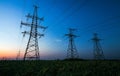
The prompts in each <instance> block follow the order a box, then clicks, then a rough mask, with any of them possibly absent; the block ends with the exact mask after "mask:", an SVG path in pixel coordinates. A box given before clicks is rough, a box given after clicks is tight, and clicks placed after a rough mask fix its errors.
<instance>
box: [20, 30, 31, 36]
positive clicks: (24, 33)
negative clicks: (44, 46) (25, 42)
mask: <svg viewBox="0 0 120 76" xmlns="http://www.w3.org/2000/svg"><path fill="white" fill-rule="evenodd" d="M22 34H23V37H25V35H26V34H30V32H28V31H24V32H22Z"/></svg>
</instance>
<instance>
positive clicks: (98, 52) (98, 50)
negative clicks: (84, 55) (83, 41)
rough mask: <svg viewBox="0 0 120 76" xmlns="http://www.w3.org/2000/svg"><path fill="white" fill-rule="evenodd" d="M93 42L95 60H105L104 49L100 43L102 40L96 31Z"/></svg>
mask: <svg viewBox="0 0 120 76" xmlns="http://www.w3.org/2000/svg"><path fill="white" fill-rule="evenodd" d="M92 40H93V43H94V50H93V54H94V59H95V60H103V59H104V58H105V57H104V54H103V49H102V47H101V45H100V40H101V39H99V38H98V36H97V33H94V37H93V38H92Z"/></svg>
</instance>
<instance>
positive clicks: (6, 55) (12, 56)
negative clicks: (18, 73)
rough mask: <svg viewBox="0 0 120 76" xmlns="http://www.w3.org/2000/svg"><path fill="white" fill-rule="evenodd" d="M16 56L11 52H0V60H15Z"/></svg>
mask: <svg viewBox="0 0 120 76" xmlns="http://www.w3.org/2000/svg"><path fill="white" fill-rule="evenodd" d="M16 55H17V54H16V52H14V51H11V50H0V58H3V57H5V58H15V57H16Z"/></svg>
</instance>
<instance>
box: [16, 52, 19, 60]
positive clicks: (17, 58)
mask: <svg viewBox="0 0 120 76" xmlns="http://www.w3.org/2000/svg"><path fill="white" fill-rule="evenodd" d="M19 59H20V50H19V51H18V54H17V57H16V60H19Z"/></svg>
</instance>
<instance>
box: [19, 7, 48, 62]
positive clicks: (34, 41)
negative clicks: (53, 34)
mask: <svg viewBox="0 0 120 76" xmlns="http://www.w3.org/2000/svg"><path fill="white" fill-rule="evenodd" d="M37 12H38V6H36V5H34V12H33V15H31V14H28V15H26V17H27V20H28V19H31V22H30V23H28V22H26V23H25V22H22V21H21V25H24V26H28V27H30V31H24V32H22V33H23V36H25V34H28V35H29V39H28V43H27V47H26V49H25V53H24V57H23V60H39V59H40V54H39V46H38V37H39V38H41V37H42V36H44V34H41V33H38V28H39V29H43V30H45V29H46V27H44V26H41V25H39V24H38V23H39V21H40V22H41V21H43V20H44V19H43V17H41V18H39V17H38V13H37Z"/></svg>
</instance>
